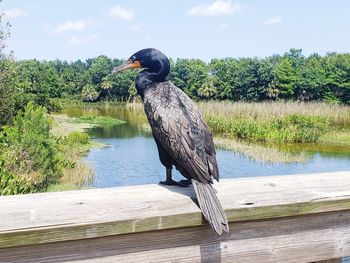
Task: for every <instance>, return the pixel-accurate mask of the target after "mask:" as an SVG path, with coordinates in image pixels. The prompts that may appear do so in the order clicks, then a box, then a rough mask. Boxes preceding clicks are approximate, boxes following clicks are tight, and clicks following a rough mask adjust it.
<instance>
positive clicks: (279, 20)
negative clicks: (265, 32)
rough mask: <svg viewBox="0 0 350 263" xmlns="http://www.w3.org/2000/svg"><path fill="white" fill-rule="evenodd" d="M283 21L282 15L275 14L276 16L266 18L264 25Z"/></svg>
mask: <svg viewBox="0 0 350 263" xmlns="http://www.w3.org/2000/svg"><path fill="white" fill-rule="evenodd" d="M281 22H282V18H281V17H280V16H274V17H271V18H269V19H267V20H265V21H264V25H265V26H273V25H277V24H280V23H281Z"/></svg>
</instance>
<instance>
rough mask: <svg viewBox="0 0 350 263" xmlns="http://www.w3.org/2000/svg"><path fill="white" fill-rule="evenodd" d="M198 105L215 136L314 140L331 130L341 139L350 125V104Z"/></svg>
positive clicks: (255, 139)
mask: <svg viewBox="0 0 350 263" xmlns="http://www.w3.org/2000/svg"><path fill="white" fill-rule="evenodd" d="M199 107H200V109H201V110H202V112H203V113H204V115H205V118H206V120H207V122H208V125H209V127H210V128H211V130H212V132H213V133H214V134H215V135H228V136H231V137H232V138H237V139H244V140H250V141H259V142H272V143H286V142H287V143H314V142H317V141H319V139H320V138H322V136H323V137H324V138H327V136H326V134H328V133H332V135H335V136H336V137H338V138H339V139H338V141H342V140H343V139H346V138H347V135H346V134H348V131H344V130H341V129H343V127H349V126H350V107H348V106H341V105H328V104H325V103H301V102H268V103H244V102H237V103H231V102H206V103H199ZM340 133H342V134H343V135H342V136H340ZM336 134H338V135H336ZM344 134H345V135H344ZM332 135H329V136H332Z"/></svg>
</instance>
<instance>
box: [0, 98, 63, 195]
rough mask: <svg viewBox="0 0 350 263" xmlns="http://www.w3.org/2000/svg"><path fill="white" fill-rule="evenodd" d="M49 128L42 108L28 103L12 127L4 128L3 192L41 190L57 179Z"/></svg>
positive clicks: (1, 157)
mask: <svg viewBox="0 0 350 263" xmlns="http://www.w3.org/2000/svg"><path fill="white" fill-rule="evenodd" d="M50 127H51V121H50V119H49V118H48V117H47V116H46V114H45V111H44V109H43V108H42V107H35V106H34V105H33V104H31V103H29V104H28V105H27V106H26V108H25V111H24V112H19V113H18V115H17V116H16V117H15V119H14V121H13V126H6V127H4V128H3V131H2V132H1V135H0V138H1V140H0V149H1V154H0V160H1V162H2V168H1V183H2V189H1V191H5V192H3V194H4V193H6V194H10V193H24V192H35V191H40V190H44V189H46V187H47V186H48V185H49V184H50V183H54V182H56V181H57V180H58V179H59V177H60V175H61V171H60V166H59V162H60V159H59V157H58V145H57V142H56V139H55V138H54V137H53V136H52V135H51V134H50Z"/></svg>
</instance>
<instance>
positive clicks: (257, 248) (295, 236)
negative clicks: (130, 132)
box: [0, 210, 350, 263]
mask: <svg viewBox="0 0 350 263" xmlns="http://www.w3.org/2000/svg"><path fill="white" fill-rule="evenodd" d="M230 229H231V231H230V233H228V234H225V235H223V236H218V235H215V234H214V233H213V231H212V229H211V228H210V227H208V226H197V227H188V228H179V229H169V230H160V231H151V232H142V233H134V234H127V235H116V236H109V237H103V238H92V239H85V240H75V241H67V242H57V243H48V244H42V245H37V246H26V247H13V248H5V249H0V256H1V257H0V258H1V259H0V261H1V262H8V263H13V262H28V263H30V262H48V263H49V262H223V263H224V262H247V263H256V262H259V263H264V262H266V263H267V262H298V263H302V262H315V261H320V260H326V259H327V258H337V257H338V258H339V257H343V256H346V255H350V231H349V229H350V211H349V210H347V211H340V212H330V213H318V214H310V215H303V216H297V217H283V218H273V219H264V220H255V221H245V222H234V223H230Z"/></svg>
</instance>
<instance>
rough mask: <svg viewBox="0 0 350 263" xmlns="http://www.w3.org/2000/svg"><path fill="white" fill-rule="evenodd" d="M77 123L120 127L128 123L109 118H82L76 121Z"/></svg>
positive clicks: (91, 116) (90, 116) (89, 116)
mask: <svg viewBox="0 0 350 263" xmlns="http://www.w3.org/2000/svg"><path fill="white" fill-rule="evenodd" d="M76 121H77V122H83V123H92V124H97V125H119V124H123V123H126V122H125V121H122V120H119V119H115V118H112V117H109V116H93V115H88V116H81V117H80V118H79V119H76Z"/></svg>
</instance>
